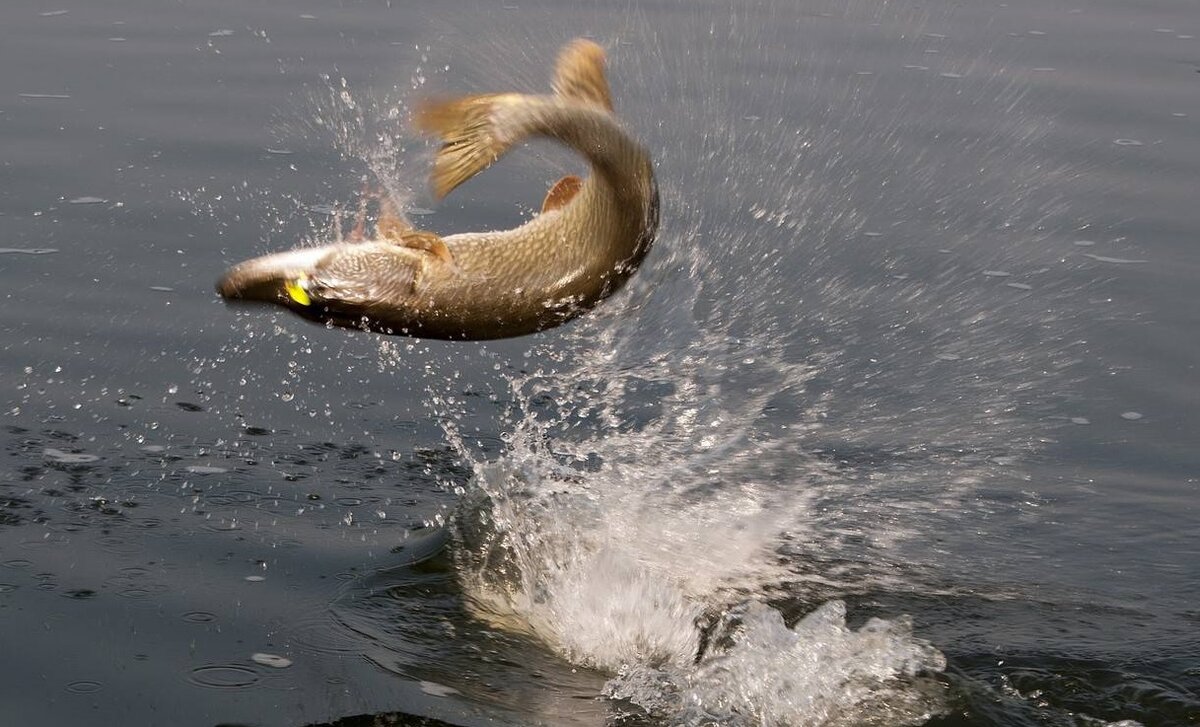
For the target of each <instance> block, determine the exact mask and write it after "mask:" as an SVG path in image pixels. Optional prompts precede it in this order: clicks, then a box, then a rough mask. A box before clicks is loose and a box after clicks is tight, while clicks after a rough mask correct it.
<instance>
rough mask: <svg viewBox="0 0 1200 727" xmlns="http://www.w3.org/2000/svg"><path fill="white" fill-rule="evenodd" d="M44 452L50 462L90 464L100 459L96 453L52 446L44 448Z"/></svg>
mask: <svg viewBox="0 0 1200 727" xmlns="http://www.w3.org/2000/svg"><path fill="white" fill-rule="evenodd" d="M42 454H43V455H44V456H45V457H46V459H47V460H49V461H50V462H53V463H55V464H65V465H80V464H90V463H92V462H96V461H98V460H99V459H100V457H98V456H97V455H94V454H86V453H84V452H64V451H62V450H61V449H53V448H51V447H47V448H46V449H44V450H42Z"/></svg>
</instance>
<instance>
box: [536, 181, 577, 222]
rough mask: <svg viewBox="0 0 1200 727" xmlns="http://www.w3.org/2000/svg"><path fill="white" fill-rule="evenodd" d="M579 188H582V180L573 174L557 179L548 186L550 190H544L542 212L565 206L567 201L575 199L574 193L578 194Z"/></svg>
mask: <svg viewBox="0 0 1200 727" xmlns="http://www.w3.org/2000/svg"><path fill="white" fill-rule="evenodd" d="M581 189H583V180H582V179H580V178H579V177H577V176H575V175H574V174H568V175H567V176H565V177H563V178H562V179H560V180H558V181H557V182H555V183H554V186H553V187H551V188H550V191H549V192H546V199H544V200H542V213H543V214H545V213H546V212H549V211H550V210H556V209H560V208H562V207H566V206H567V203H569V202H570V201H571V200H573V199H575V195H577V194H579V190H581Z"/></svg>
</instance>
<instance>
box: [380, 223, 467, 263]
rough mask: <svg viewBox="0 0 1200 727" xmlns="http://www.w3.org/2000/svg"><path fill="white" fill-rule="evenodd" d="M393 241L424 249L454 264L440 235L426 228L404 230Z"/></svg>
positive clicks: (405, 245) (413, 248) (411, 247)
mask: <svg viewBox="0 0 1200 727" xmlns="http://www.w3.org/2000/svg"><path fill="white" fill-rule="evenodd" d="M392 240H393V242H395V243H396V244H398V245H401V246H402V247H407V248H409V249H412V250H424V251H425V252H427V253H429V254H430V255H432V256H434V257H435V258H437V259H438V260H441V261H442V262H444V263H448V264H450V265H453V264H454V255H453V254H452V253H451V252H450V248H448V247H446V242H445V240H443V239H442V238H441V237H439V236H438V235H437V234H435V233H433V232H429V231H428V230H405V231H403V232H400V233H399V235H398V237H396V238H392Z"/></svg>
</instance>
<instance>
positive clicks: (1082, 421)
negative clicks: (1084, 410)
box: [1071, 417, 1092, 426]
mask: <svg viewBox="0 0 1200 727" xmlns="http://www.w3.org/2000/svg"><path fill="white" fill-rule="evenodd" d="M1071 423H1072V424H1078V425H1080V426H1086V425H1088V424H1091V423H1092V422H1091V420H1090V419H1088V418H1087V417H1071Z"/></svg>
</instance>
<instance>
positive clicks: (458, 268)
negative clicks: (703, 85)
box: [217, 39, 658, 340]
mask: <svg viewBox="0 0 1200 727" xmlns="http://www.w3.org/2000/svg"><path fill="white" fill-rule="evenodd" d="M604 60H605V57H604V51H603V50H602V49H601V48H600V46H598V45H596V44H595V43H593V42H591V41H588V40H582V39H580V40H575V41H572V42H571V43H569V44H567V45H566V46H565V47H564V48H563V50H562V51H561V52H560V54H559V58H558V62H557V64H556V70H555V77H554V84H553V88H554V93H553V94H549V95H525V94H516V93H504V94H491V95H483V96H468V97H464V98H458V99H451V100H444V101H430V102H426V103H424V104H422V105H421V106H420V108H419V109H418V110H417V112H416V114H415V118H414V121H415V124H416V126H417V128H418V129H420V130H422V131H424V132H426V133H429V134H433V135H436V136H438V137H440V138H441V139H442V142H443V145H442V148H441V150H440V151H439V153H438V155H437V158H436V159H435V161H434V167H433V171H432V174H431V182H432V186H433V191H434V194H435V195H436V196H438V197H439V198H440V197H443V196H445V195H446V194H448V193H450V192H451V191H452V190H453V189H455V188H456V187H457V186H458V185H460V184H462V183H463V182H465V181H466V180H468V179H470V178H471V177H473V176H475V175H476V174H478V173H479V172H481V171H483V170H484V169H486V168H487V167H488V166H490V165H491V164H493V163H494V162H495V161H496V160H497V159H499V158H500V156H502V155H503V154H504V153H505V152H506V151H508V150H509V149H510V148H511V147H512V146H514V145H515V144H517V143H519V142H521V141H522V140H524V139H527V138H533V137H542V138H548V139H551V140H554V141H557V142H559V143H561V144H563V145H565V146H567V147H569V148H571V149H573V150H575V151H576V152H578V153H579V154H580V155H582V156H583V157H584V158H585V159H586V160H587V162H588V164H589V167H590V174H589V175H588V176H587V177H586V178H585V179H582V180H580V179H578V178H575V177H565V178H564V179H562V180H560V181H559V182H558V183H557V184H556V185H555V186H554V187H553V188H552V189H551V191H550V193H549V194H548V195H547V197H546V201H545V203H544V204H543V208H542V212H541V213H540V214H538V215H537V216H535V217H534V218H533V219H531V220H530V221H529V222H527V223H525V224H523V225H521V226H520V227H516V228H514V229H510V230H500V231H492V232H470V233H464V234H457V235H449V236H446V237H439V236H438V235H436V234H434V233H432V232H429V231H424V230H415V229H412V227H411V225H410V224H409V223H408V221H407V220H404V219H403V218H402V217H400V216H399V215H398V214H396V213H394V211H387V210H385V211H384V212H385V213H381V216H380V222H379V224H378V226H377V227H378V228H379V229H378V230H377V234H376V236H375V238H374V239H364V240H358V241H345V242H337V243H334V244H331V245H326V246H323V247H315V248H301V249H297V250H292V251H288V252H282V253H276V254H273V255H266V256H263V257H260V258H255V259H252V260H248V261H246V262H243V263H240V264H239V265H236V266H234V267H233V268H231V269H230V270H229V271H228V272H227V273H226V275H225V276H224V277H223V278H222V279H221V280H220V281H219V282H218V284H217V290H218V292H219V293H220V295H221V296H222V297H224V298H226V299H228V300H241V301H257V302H268V303H276V304H280V305H283V306H285V307H287V308H288V309H290V310H292V311H294V312H295V313H297V314H299V315H301V316H304V317H306V318H309V319H311V320H315V321H319V322H323V323H328V324H333V325H338V326H344V327H348V328H360V329H365V330H370V331H375V332H380V333H386V334H393V335H411V336H421V337H425V338H444V339H466V340H480V339H490V338H505V337H510V336H520V335H524V334H528V333H533V332H536V331H540V330H544V329H547V328H551V327H553V326H556V325H560V324H561V323H563V322H565V321H568V320H570V319H571V318H574V317H576V316H578V315H580V314H581V313H583V312H585V311H587V310H589V309H591V308H592V307H593V306H595V305H596V304H597V303H599V302H600V301H602V300H603V299H604V298H606V297H608V296H609V295H611V294H612V293H613V292H615V291H616V290H617V289H619V288H620V287H621V285H623V284H624V283H625V281H627V280H628V279H629V277H630V276H631V275H633V273H634V272H635V271H636V270H637V268H638V266H639V265H640V264H641V262H642V260H643V259H644V258H645V256H646V254H647V252H648V251H649V249H650V246H651V244H652V243H653V240H654V237H655V234H656V232H657V229H658V188H657V184H656V182H655V179H654V171H653V166H652V164H651V160H650V155H649V154H648V153H647V151H646V150H645V148H644V147H643V146H642V145H641V144H639V143H638V142H637V141H636V140H634V139H633V138H632V137H631V136H630V135H629V134H628V133H627V132H626V131H625V129H624V128H623V127H622V126H621V124H620V122H619V121H618V120H617V118H616V116H615V115H614V113H613V110H612V100H611V92H610V91H609V87H608V81H607V79H606V77H605V75H604Z"/></svg>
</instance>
